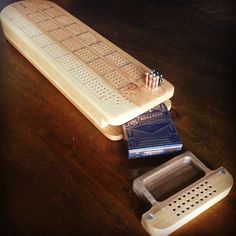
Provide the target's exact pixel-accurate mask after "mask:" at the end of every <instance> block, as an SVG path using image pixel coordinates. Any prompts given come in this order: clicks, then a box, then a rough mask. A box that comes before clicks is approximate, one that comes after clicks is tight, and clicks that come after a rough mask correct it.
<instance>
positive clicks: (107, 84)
mask: <svg viewBox="0 0 236 236" xmlns="http://www.w3.org/2000/svg"><path fill="white" fill-rule="evenodd" d="M1 23H2V28H3V32H4V35H5V36H6V38H7V39H8V41H9V42H10V43H11V44H12V45H13V46H14V47H15V48H16V49H18V50H19V51H20V52H21V53H22V54H23V55H24V56H25V57H26V58H27V59H28V60H29V61H30V62H31V63H32V64H33V65H34V66H35V67H36V68H37V69H38V70H39V71H40V72H41V73H42V74H43V75H44V76H45V77H46V78H47V79H48V80H49V81H50V82H51V83H52V84H53V85H54V86H56V87H57V88H58V89H59V90H60V91H61V92H62V93H63V95H65V97H66V98H67V99H69V100H70V101H71V102H72V103H73V104H74V105H75V106H76V107H77V108H78V109H79V110H80V111H81V112H82V113H83V114H84V115H85V116H86V117H87V118H88V119H89V120H90V121H91V122H92V123H93V124H94V125H95V126H96V127H97V128H98V129H99V130H100V131H102V132H103V133H104V134H105V135H106V136H107V137H108V138H110V139H112V140H119V139H121V138H122V133H121V129H120V125H122V124H123V123H125V122H127V121H129V120H131V119H132V118H134V117H136V116H138V115H140V114H142V113H143V112H145V111H147V110H149V109H151V108H153V107H154V106H156V105H158V104H160V103H162V102H165V101H167V102H166V103H167V106H169V107H170V101H168V100H169V99H170V98H171V97H172V96H173V93H174V87H173V85H172V84H170V83H169V82H168V81H167V80H164V81H163V83H162V85H161V86H159V87H158V89H157V90H156V91H150V90H149V89H147V88H146V86H145V82H144V77H145V73H146V72H148V71H150V69H149V68H148V67H146V66H145V65H143V64H142V63H141V62H139V61H138V60H136V59H135V58H133V57H132V56H130V55H129V54H127V53H126V52H124V51H123V50H121V49H120V48H118V47H117V46H115V45H114V44H112V43H111V42H110V41H108V40H107V39H105V38H104V37H102V36H101V35H100V34H98V33H97V32H96V31H94V30H92V29H91V28H90V27H88V26H87V25H85V24H84V23H83V22H81V21H80V20H78V19H77V18H75V17H73V16H72V15H71V14H69V13H68V12H67V11H65V10H63V9H62V8H61V7H59V6H58V5H56V4H55V3H52V2H49V1H38V2H37V1H32V2H31V1H20V2H16V3H13V4H11V5H9V6H7V7H6V8H4V9H3V10H2V12H1Z"/></svg>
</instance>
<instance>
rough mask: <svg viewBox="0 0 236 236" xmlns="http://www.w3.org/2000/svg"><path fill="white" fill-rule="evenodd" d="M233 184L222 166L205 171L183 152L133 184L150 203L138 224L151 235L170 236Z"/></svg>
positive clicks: (224, 194) (197, 160)
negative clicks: (148, 208)
mask: <svg viewBox="0 0 236 236" xmlns="http://www.w3.org/2000/svg"><path fill="white" fill-rule="evenodd" d="M232 185H233V178H232V176H231V174H230V173H229V172H228V171H227V170H226V169H225V168H223V167H220V168H218V169H216V170H210V169H208V168H207V167H206V166H205V165H204V164H203V163H202V162H201V161H200V160H199V159H198V158H197V157H196V156H194V155H193V154H192V153H191V152H185V153H183V154H181V155H179V156H177V157H175V158H173V159H171V160H170V161H168V162H166V163H164V164H163V165H161V166H159V167H157V168H155V169H153V170H151V171H150V172H148V173H146V174H144V175H143V176H141V177H138V178H137V179H135V180H134V182H133V190H134V192H135V193H136V194H137V196H138V197H140V198H141V199H143V200H144V201H146V202H148V203H151V205H152V208H151V209H150V210H148V211H147V212H146V213H144V214H143V215H142V219H141V223H142V225H143V227H144V228H145V229H146V231H147V232H148V233H149V234H150V235H153V236H154V235H162V236H164V235H169V234H170V233H172V232H173V231H175V230H176V229H178V228H179V227H181V226H183V225H184V224H186V223H187V222H189V221H190V220H192V219H193V218H194V217H196V216H197V215H199V214H201V213H202V212H203V211H205V210H207V209H208V208H209V207H211V206H212V205H213V204H215V203H216V202H218V201H220V200H221V199H222V198H224V197H225V196H226V195H227V194H228V193H229V191H230V189H231V188H232Z"/></svg>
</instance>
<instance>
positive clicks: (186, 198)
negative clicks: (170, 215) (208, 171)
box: [169, 181, 216, 216]
mask: <svg viewBox="0 0 236 236" xmlns="http://www.w3.org/2000/svg"><path fill="white" fill-rule="evenodd" d="M206 185H207V186H206ZM199 190H200V192H198V191H199ZM204 193H205V195H204V196H201V195H203V194H204ZM214 193H216V189H212V185H210V184H208V182H207V181H205V182H204V183H201V184H200V186H196V187H195V188H194V189H192V190H191V191H188V192H187V193H186V194H183V195H182V197H178V199H177V200H174V201H173V202H172V203H170V204H169V207H173V208H172V211H173V212H177V213H176V216H180V215H181V213H182V214H183V213H185V212H186V211H189V210H190V208H192V207H194V206H195V205H198V204H200V203H201V202H203V201H204V200H205V199H207V198H208V197H211V196H212V195H213V194H214ZM193 194H194V195H193ZM199 197H200V199H199ZM190 199H191V200H194V199H196V200H195V203H191V205H188V203H190V201H191V200H190ZM179 201H182V203H179ZM176 204H177V205H176ZM183 207H185V208H183Z"/></svg>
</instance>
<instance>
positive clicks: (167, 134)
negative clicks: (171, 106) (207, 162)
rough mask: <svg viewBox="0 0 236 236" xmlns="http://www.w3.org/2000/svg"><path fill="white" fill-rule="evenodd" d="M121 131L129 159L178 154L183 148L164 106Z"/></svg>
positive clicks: (147, 113) (137, 119) (151, 111)
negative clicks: (126, 145)
mask: <svg viewBox="0 0 236 236" xmlns="http://www.w3.org/2000/svg"><path fill="white" fill-rule="evenodd" d="M123 130H124V134H125V138H126V140H127V144H128V156H129V159H131V158H141V157H146V156H154V155H162V154H168V153H172V152H178V151H180V150H181V149H182V146H183V144H182V143H181V141H180V138H179V135H178V133H177V130H176V128H175V126H174V123H173V121H172V120H171V117H170V114H169V111H168V110H167V109H166V106H165V105H164V104H160V105H158V106H156V107H155V108H153V109H151V110H149V111H148V112H145V113H143V114H142V115H140V116H138V117H136V118H134V119H132V120H130V121H129V122H127V123H125V124H124V125H123Z"/></svg>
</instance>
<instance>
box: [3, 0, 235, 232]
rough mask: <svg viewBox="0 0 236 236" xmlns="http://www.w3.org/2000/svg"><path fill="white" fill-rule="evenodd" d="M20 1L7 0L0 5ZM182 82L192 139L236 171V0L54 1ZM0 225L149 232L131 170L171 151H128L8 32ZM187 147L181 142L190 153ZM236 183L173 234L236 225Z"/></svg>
mask: <svg viewBox="0 0 236 236" xmlns="http://www.w3.org/2000/svg"><path fill="white" fill-rule="evenodd" d="M12 2H14V1H10V0H2V1H1V2H0V10H2V9H3V8H4V7H5V6H7V5H8V4H10V3H12ZM55 2H56V3H57V4H58V5H59V6H61V7H63V8H64V9H66V10H67V11H69V12H70V13H71V14H72V15H74V16H76V17H77V18H79V19H80V20H82V21H83V22H84V23H86V24H88V25H89V26H90V27H91V28H93V29H94V30H96V31H97V32H98V33H100V34H101V35H103V36H105V37H106V38H108V39H109V40H110V41H111V42H113V43H114V44H116V45H117V46H119V47H120V48H122V49H123V50H125V51H127V52H128V53H130V54H131V55H132V56H134V57H135V58H137V59H138V60H139V61H141V62H142V63H143V64H145V65H147V66H148V67H150V68H153V67H156V66H158V68H159V70H160V71H161V73H162V74H163V75H164V77H166V79H167V80H168V81H170V82H171V83H172V84H173V85H174V86H175V94H174V97H173V99H172V110H171V115H172V118H173V120H174V122H175V125H176V127H177V129H178V131H179V134H180V136H181V139H182V141H183V143H184V150H190V151H191V152H193V153H194V154H195V155H196V156H197V157H198V158H199V159H200V160H201V161H202V162H203V163H204V164H206V165H207V166H208V167H209V168H211V169H216V168H218V167H220V166H224V167H225V168H226V169H227V170H228V171H229V172H230V173H231V174H232V175H233V177H234V178H235V176H236V169H235V166H236V158H235V152H236V148H235V141H236V139H235V131H236V129H235V86H234V80H235V64H234V57H235V53H236V50H235V35H234V31H235V28H236V19H235V3H234V1H224V2H223V1H216V0H215V1H210V0H209V1H194V0H190V1H187V2H186V1H183V0H177V1H171V0H165V1H163V0H159V1H154V0H147V1H144V0H136V1H131V0H130V1H124V0H121V1H116V0H115V1H105V0H97V1H85V0H79V1H76V0H67V1H63V0H62V1H55ZM0 117H1V132H0V137H1V139H0V191H1V194H0V196H1V201H0V218H1V219H0V222H1V223H0V227H1V228H0V234H1V235H81V236H84V235H85V236H86V235H135V236H136V235H148V234H147V233H146V232H145V230H144V229H143V228H142V226H141V224H140V219H141V215H142V214H143V213H144V212H146V211H147V210H148V209H149V208H150V206H145V205H144V204H143V202H142V201H141V200H139V199H138V198H137V196H136V195H135V193H134V192H133V191H132V182H133V180H134V179H135V178H136V177H138V176H140V175H142V174H144V173H145V172H147V171H148V170H151V169H152V168H154V167H156V166H158V165H160V164H162V163H164V162H165V161H167V160H169V159H170V158H171V157H172V156H168V157H165V158H147V159H142V160H132V161H129V160H128V159H127V151H126V146H125V143H124V142H123V141H118V142H113V141H110V140H109V139H107V138H106V137H104V136H103V135H102V134H101V133H100V132H99V131H98V130H97V129H96V128H95V127H94V126H93V125H92V124H91V123H90V122H89V121H88V120H87V119H86V118H85V117H84V115H83V114H82V113H80V112H79V111H78V110H77V109H76V108H75V107H74V106H73V105H72V104H71V103H70V102H69V101H68V100H67V99H66V98H65V97H64V96H63V95H62V94H61V93H60V92H59V91H57V89H56V88H55V87H53V86H52V85H51V84H50V82H48V80H47V79H45V77H44V76H43V75H42V74H41V73H40V72H39V71H37V70H36V69H35V68H34V67H33V66H32V65H31V64H30V63H29V62H28V61H27V60H26V59H25V58H24V57H23V56H22V55H21V54H20V53H19V52H18V51H17V50H16V49H15V48H14V47H12V46H11V45H10V44H9V43H8V42H7V41H6V39H5V38H4V36H3V32H2V30H1V31H0ZM184 150H183V151H184ZM235 189H236V187H235V186H233V188H232V190H231V192H230V193H229V195H228V196H227V197H226V198H225V199H223V200H222V201H221V202H219V203H217V204H216V205H214V206H213V207H212V208H210V209H209V210H207V211H206V212H204V213H203V214H201V215H200V216H198V217H197V218H196V219H194V220H193V221H191V222H190V223H188V224H186V225H185V226H183V227H182V228H180V229H178V230H177V231H176V232H174V233H173V235H194V236H195V235H196V236H198V235H232V234H233V233H235V232H236V225H235V218H236V211H235V210H236V209H235V206H236V191H235Z"/></svg>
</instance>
